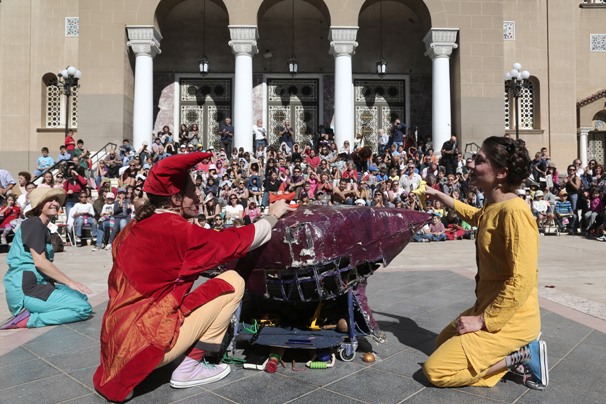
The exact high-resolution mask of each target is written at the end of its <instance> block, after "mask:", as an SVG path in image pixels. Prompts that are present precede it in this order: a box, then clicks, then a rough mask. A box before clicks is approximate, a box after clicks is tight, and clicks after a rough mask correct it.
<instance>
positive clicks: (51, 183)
mask: <svg viewBox="0 0 606 404" xmlns="http://www.w3.org/2000/svg"><path fill="white" fill-rule="evenodd" d="M38 188H55V179H54V178H53V173H51V172H50V171H47V172H45V173H44V175H43V176H42V182H41V183H40V185H38Z"/></svg>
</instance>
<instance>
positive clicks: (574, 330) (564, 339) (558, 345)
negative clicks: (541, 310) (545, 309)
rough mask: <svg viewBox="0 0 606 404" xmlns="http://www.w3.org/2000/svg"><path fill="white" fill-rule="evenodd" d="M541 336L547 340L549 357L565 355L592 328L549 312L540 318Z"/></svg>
mask: <svg viewBox="0 0 606 404" xmlns="http://www.w3.org/2000/svg"><path fill="white" fill-rule="evenodd" d="M541 331H542V333H543V334H542V338H543V339H544V340H545V341H546V342H547V352H548V354H549V358H550V359H551V358H553V360H556V359H557V358H563V357H564V356H565V355H567V354H568V353H569V352H570V350H571V349H572V348H574V346H575V345H577V344H578V343H579V342H580V341H581V340H582V339H583V338H585V337H586V336H587V335H589V334H590V333H591V332H592V331H593V330H592V329H591V328H589V327H586V326H584V325H581V324H578V323H575V322H574V321H572V320H568V319H566V318H564V317H562V316H558V315H556V314H553V313H549V314H548V315H546V316H543V317H542V318H541Z"/></svg>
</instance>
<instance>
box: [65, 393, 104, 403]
mask: <svg viewBox="0 0 606 404" xmlns="http://www.w3.org/2000/svg"><path fill="white" fill-rule="evenodd" d="M64 403H70V404H72V403H73V404H107V403H108V401H107V400H106V399H104V398H103V397H101V396H100V395H98V394H96V393H90V394H87V395H85V396H81V397H76V398H72V399H71V400H67V401H64Z"/></svg>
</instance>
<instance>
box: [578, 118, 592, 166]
mask: <svg viewBox="0 0 606 404" xmlns="http://www.w3.org/2000/svg"><path fill="white" fill-rule="evenodd" d="M591 129H592V128H586V127H585V128H579V159H581V162H582V163H583V164H582V166H583V167H587V164H589V161H588V158H587V138H588V137H589V131H590V130H591Z"/></svg>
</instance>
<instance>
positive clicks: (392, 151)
mask: <svg viewBox="0 0 606 404" xmlns="http://www.w3.org/2000/svg"><path fill="white" fill-rule="evenodd" d="M253 130H254V131H255V133H257V134H258V133H260V130H262V131H263V132H262V133H263V136H265V135H264V134H265V132H264V129H262V125H261V122H260V121H257V124H256V125H255V126H254V127H253ZM288 133H289V134H290V132H288ZM179 139H184V140H185V142H182V143H178V142H177V139H176V137H175V136H173V134H172V132H171V131H170V128H169V127H168V126H165V127H164V128H163V130H162V131H161V132H160V133H158V134H157V135H156V136H154V139H153V141H152V144H151V146H150V145H149V144H147V143H146V142H144V143H143V144H142V146H141V147H140V148H139V149H138V150H136V149H135V148H134V147H133V145H131V144H130V141H129V140H128V139H124V140H123V142H122V144H121V145H120V146H119V147H117V148H116V149H112V150H110V151H109V152H108V153H107V155H106V156H105V157H104V158H103V159H101V160H99V161H97V162H95V163H93V161H92V160H91V155H90V153H89V151H88V150H86V148H85V147H84V142H83V141H82V140H78V141H77V142H75V141H74V139H73V134H72V133H70V134H68V135H67V136H66V140H65V145H64V146H61V148H60V150H59V155H58V157H57V160H56V161H57V162H60V164H59V165H58V168H57V169H54V170H48V169H49V167H53V165H54V164H55V160H53V159H52V157H50V156H49V151H48V149H47V148H46V147H45V148H43V149H42V155H41V157H40V158H39V159H38V161H37V166H36V167H35V169H34V175H35V176H37V175H40V174H42V177H41V182H40V183H39V185H38V186H40V187H53V188H55V187H60V188H63V189H64V190H65V191H66V193H67V198H66V202H65V207H64V211H65V212H64V213H65V221H66V222H68V223H69V224H70V226H74V229H75V234H76V240H75V241H76V242H80V237H81V236H82V229H83V228H85V227H88V228H89V229H90V231H91V232H92V238H93V241H94V248H95V249H101V248H106V249H109V248H111V243H112V241H113V239H114V238H115V236H116V235H117V233H118V232H119V231H120V230H121V229H122V228H123V227H124V226H125V225H126V224H127V223H128V221H129V220H131V218H132V217H133V215H134V211H135V209H136V206H137V205H138V202H140V200H141V198H144V193H143V185H144V183H145V180H146V178H147V175H148V172H149V169H150V168H151V167H152V166H153V165H154V164H155V163H157V162H158V161H160V160H162V159H164V158H167V157H169V156H171V155H173V154H182V153H190V152H193V151H196V150H202V149H203V146H202V144H200V143H192V142H198V141H199V140H200V139H201V135H200V133H199V130H198V128H197V127H196V126H195V125H194V126H192V127H191V128H188V127H187V126H186V125H181V128H180V131H179ZM355 139H356V141H355V143H354V145H353V147H352V145H350V144H349V142H345V143H344V144H343V145H340V146H338V145H337V144H336V143H335V141H334V136H333V134H332V133H331V131H330V130H324V128H321V133H319V134H318V136H317V138H316V140H315V142H314V144H310V143H305V144H299V143H296V142H292V143H287V142H285V141H282V142H281V144H279V145H269V146H267V142H266V141H263V142H259V141H258V140H259V139H256V142H255V146H257V148H256V150H255V151H254V152H253V151H246V150H244V149H243V148H239V149H236V148H233V149H232V150H228V149H225V148H220V149H218V150H216V149H215V147H213V146H210V147H208V150H206V151H208V152H211V153H212V154H213V156H212V158H209V159H206V160H204V161H202V162H201V163H200V164H198V166H196V167H195V169H194V170H192V173H191V175H192V177H193V179H194V180H195V184H196V186H197V187H198V188H199V190H200V192H201V194H202V199H201V200H202V201H203V202H202V203H201V205H200V211H199V216H198V217H197V223H198V224H199V225H200V226H203V227H206V228H210V229H216V230H221V229H222V228H225V227H229V226H239V225H242V224H247V223H250V222H254V221H256V220H258V219H259V218H260V217H261V216H262V215H263V214H264V212H265V210H266V208H267V207H268V205H269V203H270V201H273V200H275V199H276V198H287V199H288V200H292V203H296V204H298V205H360V206H377V207H396V208H407V209H412V210H424V211H426V212H428V213H430V214H431V215H433V218H432V221H431V223H429V224H428V225H427V226H425V227H424V228H423V229H422V230H421V231H420V232H419V233H418V234H416V235H415V236H414V237H413V240H414V241H420V242H427V241H443V240H458V239H463V238H468V239H473V238H474V232H475V229H474V228H472V227H471V226H470V225H469V224H467V223H465V222H464V221H461V220H460V219H459V218H458V217H457V215H456V214H454V212H452V211H449V210H447V209H445V208H444V207H443V206H441V204H440V202H439V201H433V200H431V198H427V199H426V198H425V197H424V194H423V192H421V191H422V188H423V187H433V188H435V189H439V190H440V191H442V192H444V193H446V194H448V195H451V196H452V197H454V198H455V199H457V200H460V201H463V202H466V203H468V204H470V205H472V206H476V207H482V206H483V203H484V195H483V194H482V190H481V189H478V188H476V187H474V186H473V185H472V184H470V182H469V172H470V169H471V168H472V167H473V165H474V156H473V155H467V156H464V155H463V153H461V151H460V150H459V147H458V142H457V138H456V136H454V135H453V136H452V138H451V139H449V140H448V141H447V142H445V143H444V145H443V146H442V149H441V150H440V154H441V156H442V157H441V158H440V159H438V157H437V155H436V153H434V150H433V149H432V147H431V143H430V140H429V141H420V140H418V139H416V135H415V133H414V132H413V131H411V130H408V131H407V130H406V127H405V125H403V124H400V123H399V122H395V123H394V126H393V129H392V131H391V132H390V133H381V136H380V137H379V144H378V145H376V146H377V149H378V152H377V151H373V150H374V149H373V148H372V147H369V146H364V144H363V139H362V137H361V136H356V137H355ZM262 140H265V139H262ZM281 140H284V139H281ZM217 146H218V145H217ZM251 146H252V143H251ZM251 148H252V147H251ZM531 172H532V173H531V175H530V177H529V178H528V180H527V181H526V183H525V185H523V187H522V188H520V189H519V191H518V192H519V194H520V197H522V198H524V199H526V200H527V201H528V205H529V208H530V209H532V211H533V213H534V215H535V217H536V218H537V224H538V226H539V229H540V231H541V232H542V233H544V232H545V231H546V230H548V229H549V227H550V226H557V227H558V229H559V230H561V231H568V232H569V233H570V234H577V232H582V234H583V235H585V236H587V237H595V238H596V239H597V240H600V241H606V236H605V233H604V225H603V218H604V205H605V203H604V202H605V201H604V198H605V195H606V176H604V167H603V166H602V165H601V164H598V163H597V162H596V161H595V160H591V161H590V162H589V165H588V166H587V167H584V168H583V167H581V162H580V160H578V159H575V160H574V162H573V164H571V165H569V166H568V167H567V169H566V173H565V174H563V175H560V174H559V172H558V170H557V168H556V167H555V166H554V164H553V163H552V162H551V159H550V157H549V154H548V151H547V149H546V148H543V149H541V151H539V152H537V153H536V155H535V159H534V160H533V162H532V166H531ZM112 184H113V185H112ZM0 185H1V187H0V202H1V203H2V206H1V207H0V234H1V235H2V242H3V243H5V242H6V241H7V240H6V237H7V236H8V233H10V231H11V229H12V230H14V229H15V227H16V226H18V224H19V222H20V220H22V219H23V217H24V216H23V215H24V213H25V212H26V211H27V210H28V197H27V195H28V194H29V192H31V190H33V189H34V188H35V187H36V185H35V184H34V183H33V182H32V175H31V174H30V173H29V172H20V173H18V181H17V182H15V181H14V180H13V179H12V176H11V175H10V173H8V172H6V171H5V170H0ZM93 191H96V192H93ZM11 192H12V193H14V194H15V195H16V196H18V197H17V198H15V197H10V196H8V194H9V193H11ZM93 194H96V198H94V199H93V198H92V196H93ZM95 239H96V240H95Z"/></svg>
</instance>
